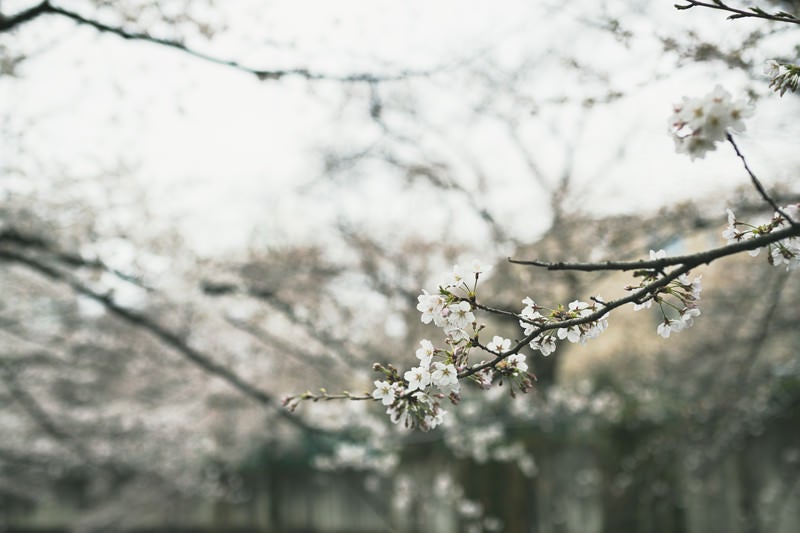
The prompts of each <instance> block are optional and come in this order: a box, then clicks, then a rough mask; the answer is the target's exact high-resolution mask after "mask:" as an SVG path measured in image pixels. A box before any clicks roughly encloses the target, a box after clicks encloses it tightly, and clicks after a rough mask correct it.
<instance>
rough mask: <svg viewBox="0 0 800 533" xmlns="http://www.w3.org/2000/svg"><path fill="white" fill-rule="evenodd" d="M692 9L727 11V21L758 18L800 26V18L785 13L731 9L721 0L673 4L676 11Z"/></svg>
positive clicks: (756, 9) (695, 0) (752, 9)
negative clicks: (704, 8)
mask: <svg viewBox="0 0 800 533" xmlns="http://www.w3.org/2000/svg"><path fill="white" fill-rule="evenodd" d="M693 7H707V8H709V9H719V10H720V11H727V12H729V13H733V14H732V15H729V16H728V19H731V20H733V19H741V18H760V19H764V20H774V21H776V22H788V23H790V24H800V18H798V17H796V16H795V15H792V14H791V13H787V12H786V11H778V12H775V13H767V12H766V11H764V10H763V9H761V8H760V7H751V8H749V10H744V9H738V8H735V7H731V6H729V5H727V4H725V3H724V2H722V0H714V1H713V2H700V1H697V0H686V4H675V8H676V9H681V10H683V9H691V8H693Z"/></svg>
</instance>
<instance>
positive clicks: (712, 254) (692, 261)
mask: <svg viewBox="0 0 800 533" xmlns="http://www.w3.org/2000/svg"><path fill="white" fill-rule="evenodd" d="M797 236H800V226H799V225H797V224H794V225H792V226H790V227H788V228H785V229H782V230H780V231H775V232H772V233H768V234H766V235H759V236H757V237H753V238H752V239H749V240H746V241H740V242H736V243H733V244H728V245H726V246H721V247H719V248H712V249H710V250H705V251H703V252H698V253H696V254H687V255H676V256H672V257H664V258H661V259H651V260H648V261H645V260H642V261H605V262H602V263H565V262H555V263H548V262H546V261H523V260H518V259H511V258H510V257H509V258H508V261H509V262H511V263H514V264H517V265H530V266H535V267H541V268H546V269H547V270H581V271H584V272H595V271H598V270H619V271H627V270H640V269H641V270H660V269H663V268H666V267H669V266H675V265H690V266H691V268H694V267H696V266H699V265H703V264H708V263H710V262H711V261H714V260H715V259H720V258H722V257H726V256H729V255H734V254H738V253H741V252H746V251H748V250H755V249H756V248H761V247H762V246H767V245H768V244H772V243H775V242H778V241H781V240H783V239H786V238H789V237H797Z"/></svg>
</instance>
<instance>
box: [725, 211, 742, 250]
mask: <svg viewBox="0 0 800 533" xmlns="http://www.w3.org/2000/svg"><path fill="white" fill-rule="evenodd" d="M725 211H726V212H727V213H728V227H727V228H725V231H723V232H722V238H723V239H727V240H728V244H733V243H735V242H736V241H737V240H739V239H740V238H741V234H740V233H739V232H738V231H737V230H736V215H735V214H734V213H733V211H731V210H730V209H726V210H725Z"/></svg>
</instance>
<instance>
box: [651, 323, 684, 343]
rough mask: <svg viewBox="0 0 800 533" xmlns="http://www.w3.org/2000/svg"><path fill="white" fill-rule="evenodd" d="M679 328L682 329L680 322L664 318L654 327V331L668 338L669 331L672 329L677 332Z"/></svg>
mask: <svg viewBox="0 0 800 533" xmlns="http://www.w3.org/2000/svg"><path fill="white" fill-rule="evenodd" d="M681 329H683V323H682V322H680V321H679V320H670V319H666V318H665V319H664V321H663V322H662V323H660V324H659V325H658V328H656V333H658V334H659V335H661V336H662V337H664V338H665V339H667V338H669V334H670V333H671V332H673V331H674V332H675V333H677V332H679V331H680V330H681Z"/></svg>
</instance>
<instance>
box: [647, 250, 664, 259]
mask: <svg viewBox="0 0 800 533" xmlns="http://www.w3.org/2000/svg"><path fill="white" fill-rule="evenodd" d="M665 257H667V252H665V251H664V250H659V251H657V252H655V251H653V250H650V260H651V261H655V260H656V259H664V258H665Z"/></svg>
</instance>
